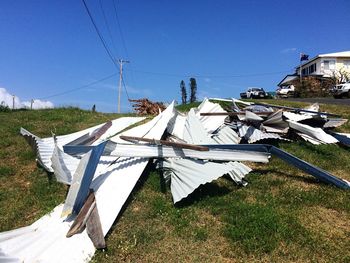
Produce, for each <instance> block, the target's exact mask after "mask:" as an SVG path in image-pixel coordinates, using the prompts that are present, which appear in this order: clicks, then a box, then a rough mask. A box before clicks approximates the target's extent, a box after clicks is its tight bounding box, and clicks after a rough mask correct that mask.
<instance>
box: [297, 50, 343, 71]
mask: <svg viewBox="0 0 350 263" xmlns="http://www.w3.org/2000/svg"><path fill="white" fill-rule="evenodd" d="M334 57H343V58H344V57H345V58H350V51H342V52H335V53H326V54H319V55H317V56H316V57H313V58H312V59H310V60H309V61H306V62H305V63H304V64H302V65H301V66H305V65H307V64H309V63H311V62H313V61H314V60H316V59H318V58H334ZM299 67H300V65H299V66H297V67H295V68H296V69H298V68H299Z"/></svg>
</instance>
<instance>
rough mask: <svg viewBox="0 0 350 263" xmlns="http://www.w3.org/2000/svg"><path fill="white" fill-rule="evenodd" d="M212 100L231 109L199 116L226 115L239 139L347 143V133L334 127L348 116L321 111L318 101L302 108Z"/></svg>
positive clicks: (348, 142) (226, 121)
mask: <svg viewBox="0 0 350 263" xmlns="http://www.w3.org/2000/svg"><path fill="white" fill-rule="evenodd" d="M213 100H218V101H226V102H231V103H232V107H231V111H229V112H226V111H224V110H223V109H220V110H215V111H209V112H203V111H201V116H226V117H227V116H229V117H228V118H226V119H225V125H227V126H229V127H231V128H232V129H233V130H234V131H235V132H236V133H237V134H238V136H239V137H240V138H241V141H242V142H245V143H255V142H258V141H262V140H293V139H295V138H297V137H301V138H302V139H304V140H306V141H308V142H311V143H312V144H316V145H319V144H332V143H340V144H342V145H345V146H350V140H349V135H346V134H341V133H337V132H334V131H333V129H334V128H336V127H339V126H341V125H343V124H345V123H346V122H347V121H348V120H347V119H343V118H340V116H339V115H336V114H332V113H327V112H320V111H319V105H318V104H317V103H315V104H313V105H311V106H309V107H307V108H304V109H301V108H293V107H285V106H277V105H270V104H262V103H249V102H245V101H240V100H236V99H232V100H226V99H213ZM206 103H211V102H209V101H207V102H206ZM242 105H243V106H242Z"/></svg>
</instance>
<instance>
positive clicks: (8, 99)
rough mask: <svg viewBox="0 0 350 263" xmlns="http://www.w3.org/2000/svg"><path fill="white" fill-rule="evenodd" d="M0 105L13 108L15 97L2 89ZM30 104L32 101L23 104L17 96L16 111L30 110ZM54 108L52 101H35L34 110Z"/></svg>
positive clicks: (0, 89)
mask: <svg viewBox="0 0 350 263" xmlns="http://www.w3.org/2000/svg"><path fill="white" fill-rule="evenodd" d="M0 103H3V104H5V105H6V106H8V107H10V108H11V109H12V107H13V96H12V95H11V94H10V93H9V92H8V91H7V90H6V89H4V88H0ZM30 104H31V103H30V101H23V102H21V100H20V99H19V98H18V97H17V96H15V103H14V106H15V109H21V108H30ZM53 107H54V105H53V103H52V102H51V101H43V100H34V102H33V109H49V108H53Z"/></svg>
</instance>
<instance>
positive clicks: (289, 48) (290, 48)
mask: <svg viewBox="0 0 350 263" xmlns="http://www.w3.org/2000/svg"><path fill="white" fill-rule="evenodd" d="M295 51H297V48H296V47H288V48H285V49H282V50H281V53H282V54H286V53H294V52H295Z"/></svg>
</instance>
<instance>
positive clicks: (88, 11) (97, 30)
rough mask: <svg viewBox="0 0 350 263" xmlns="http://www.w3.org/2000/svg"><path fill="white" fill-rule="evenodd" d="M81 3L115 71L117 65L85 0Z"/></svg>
mask: <svg viewBox="0 0 350 263" xmlns="http://www.w3.org/2000/svg"><path fill="white" fill-rule="evenodd" d="M82 2H83V4H84V7H85V10H86V12H87V13H88V15H89V17H90V20H91V22H92V24H93V26H94V28H95V30H96V33H97V35H98V37H99V38H100V40H101V42H102V45H103V47H104V48H105V50H106V52H107V55H108V56H109V58H110V59H111V60H112V62H113V64H114V65H115V66H116V67H117V69H118V65H117V63H116V62H115V59H114V57H113V55H112V53H111V51H110V50H109V48H108V46H107V43H106V41H105V40H104V38H103V36H102V34H101V32H100V30H99V29H98V27H97V25H96V23H95V20H94V18H93V17H92V14H91V12H90V10H89V8H88V6H87V4H86V2H85V0H82Z"/></svg>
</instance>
